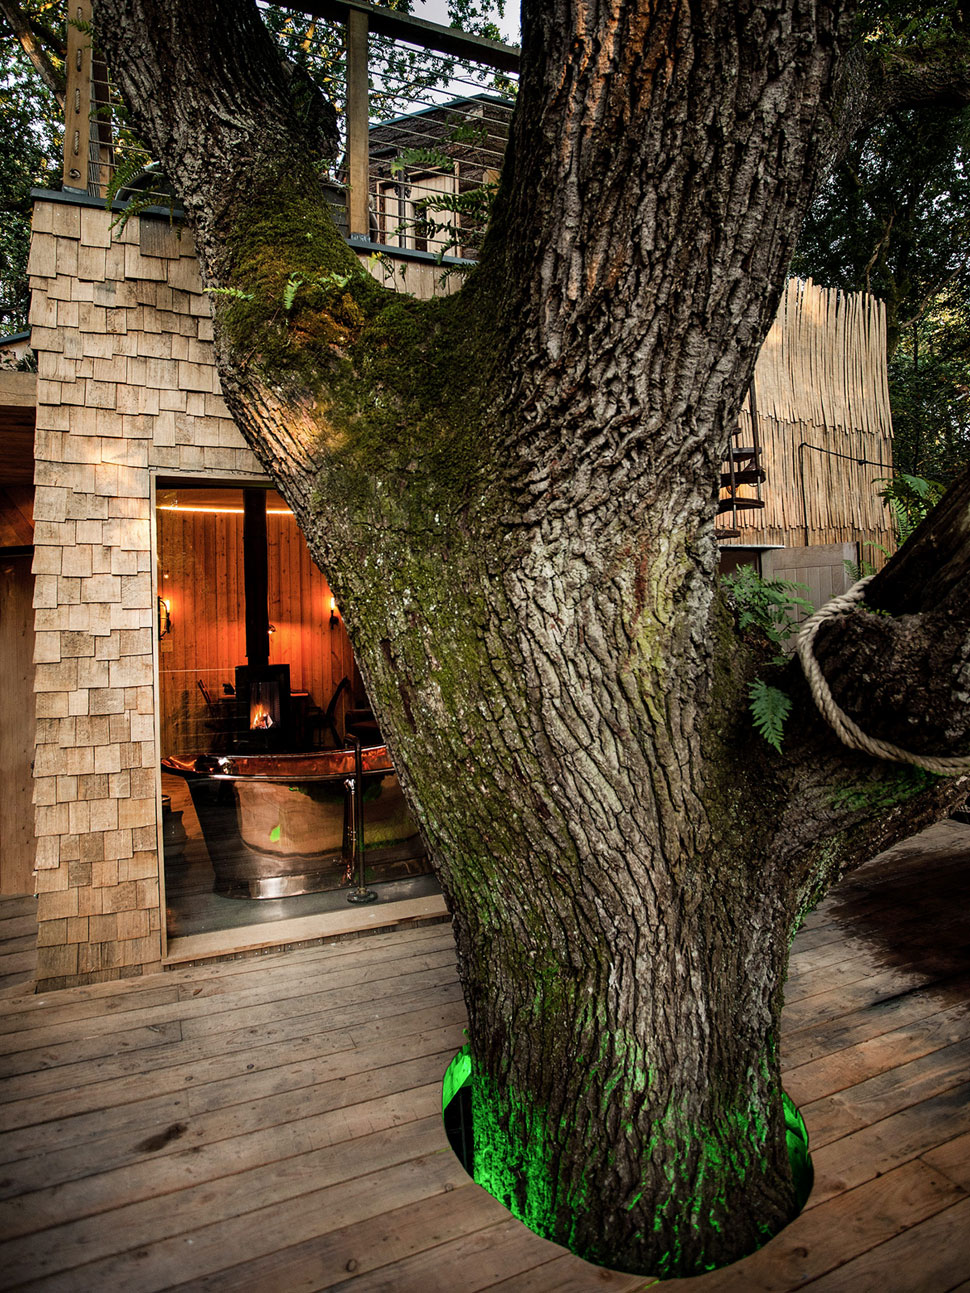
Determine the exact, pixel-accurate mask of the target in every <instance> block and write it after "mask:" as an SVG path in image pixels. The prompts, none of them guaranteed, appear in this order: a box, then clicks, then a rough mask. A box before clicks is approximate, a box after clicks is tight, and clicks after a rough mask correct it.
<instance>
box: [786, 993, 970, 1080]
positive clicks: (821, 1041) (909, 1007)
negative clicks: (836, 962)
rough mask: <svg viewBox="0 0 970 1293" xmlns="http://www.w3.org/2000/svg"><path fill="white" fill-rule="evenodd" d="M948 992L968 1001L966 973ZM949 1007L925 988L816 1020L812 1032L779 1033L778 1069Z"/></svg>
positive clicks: (808, 1029)
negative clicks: (780, 1066)
mask: <svg viewBox="0 0 970 1293" xmlns="http://www.w3.org/2000/svg"><path fill="white" fill-rule="evenodd" d="M949 990H950V992H951V993H954V994H956V993H960V994H962V996H963V997H964V999H967V998H970V973H968V974H966V975H963V976H961V978H960V979H959V980H956V981H953V982H951V984H950V985H949ZM951 1004H952V1001H949V1000H947V999H945V998H943V997H941V994H940V992H939V990H938V987H937V986H936V985H934V984H928V985H927V986H925V987H922V988H916V989H914V990H913V991H910V992H903V993H900V994H899V995H898V996H895V997H890V998H888V999H885V998H880V999H877V1000H874V1001H871V1002H869V1003H863V1004H862V1005H861V1006H859V1007H858V1009H856V1010H853V1011H849V1012H848V1013H846V1014H842V1013H838V1014H836V1015H835V1016H834V1017H833V1018H831V1019H820V1020H819V1021H818V1022H817V1023H816V1024H815V1026H814V1027H812V1028H806V1029H803V1030H801V1031H799V1032H795V1031H793V1030H792V1031H789V1030H783V1032H782V1038H781V1056H782V1065H783V1067H784V1068H785V1070H786V1071H787V1070H788V1069H791V1068H796V1067H798V1065H800V1064H806V1063H808V1062H809V1061H810V1060H815V1059H818V1058H820V1057H821V1056H823V1055H832V1054H834V1053H835V1052H836V1051H840V1050H845V1049H847V1048H848V1047H850V1046H856V1045H858V1043H859V1042H862V1041H866V1040H868V1039H869V1038H872V1037H880V1036H882V1035H883V1034H884V1033H888V1032H892V1031H893V1030H894V1029H896V1028H902V1027H904V1026H905V1025H906V1024H909V1023H912V1022H913V1021H915V1020H919V1019H923V1018H926V1017H927V1016H929V1015H931V1014H935V1013H937V1012H938V1011H941V1010H946V1009H947V1008H948V1007H949V1006H950V1005H951Z"/></svg>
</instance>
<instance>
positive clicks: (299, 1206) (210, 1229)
mask: <svg viewBox="0 0 970 1293" xmlns="http://www.w3.org/2000/svg"><path fill="white" fill-rule="evenodd" d="M463 1178H464V1172H463V1171H462V1168H461V1166H460V1165H459V1163H458V1160H457V1159H456V1158H455V1157H454V1155H453V1154H450V1153H441V1152H433V1153H430V1154H425V1155H423V1156H420V1157H412V1158H409V1159H408V1160H407V1161H406V1162H404V1163H400V1164H397V1165H395V1166H392V1167H385V1168H382V1169H381V1170H379V1171H375V1172H372V1173H367V1174H366V1175H362V1176H359V1177H357V1178H355V1179H354V1180H350V1181H346V1180H344V1181H340V1182H339V1183H338V1184H336V1185H331V1186H327V1187H325V1188H323V1189H320V1190H310V1191H308V1192H306V1193H304V1194H301V1195H299V1196H298V1197H296V1198H295V1199H292V1200H290V1199H287V1200H284V1201H282V1202H274V1203H271V1204H268V1205H265V1206H263V1207H257V1208H254V1209H252V1210H248V1211H246V1212H245V1213H244V1214H242V1215H240V1216H229V1217H226V1218H220V1219H219V1220H217V1221H210V1222H208V1224H205V1223H204V1222H203V1218H202V1217H200V1216H199V1215H198V1214H195V1215H192V1214H187V1215H183V1217H182V1228H181V1232H180V1233H179V1234H178V1235H176V1236H174V1237H172V1238H168V1239H161V1240H158V1241H154V1242H151V1243H150V1245H149V1246H148V1247H146V1246H145V1245H144V1244H142V1243H140V1242H139V1241H138V1239H137V1236H136V1235H135V1234H133V1233H132V1232H130V1231H129V1232H128V1233H127V1234H124V1235H118V1236H117V1238H116V1243H119V1244H124V1245H126V1246H125V1247H124V1249H123V1250H122V1251H119V1252H117V1253H116V1254H115V1255H113V1256H110V1257H105V1258H103V1259H99V1260H95V1261H93V1262H92V1261H85V1260H84V1258H86V1257H87V1253H86V1251H85V1250H84V1249H80V1248H73V1247H71V1248H68V1249H64V1248H59V1249H56V1250H55V1249H44V1250H42V1251H38V1246H35V1247H34V1250H33V1252H34V1256H33V1258H30V1257H28V1263H29V1269H30V1272H31V1274H32V1275H33V1278H32V1279H31V1280H30V1281H29V1282H25V1281H22V1287H23V1288H24V1289H31V1288H36V1287H43V1288H44V1289H46V1290H50V1291H51V1293H53V1291H54V1290H64V1293H77V1290H78V1289H79V1288H84V1289H118V1290H120V1289H138V1290H139V1293H156V1290H161V1289H167V1288H170V1287H172V1286H178V1285H180V1284H185V1283H190V1282H195V1281H196V1280H198V1279H200V1278H201V1277H202V1276H205V1275H209V1274H212V1273H214V1272H215V1271H219V1270H222V1269H224V1268H225V1266H226V1264H227V1262H228V1261H232V1262H234V1263H236V1262H240V1261H244V1262H248V1261H253V1260H256V1259H257V1258H260V1257H263V1256H265V1255H266V1254H267V1253H268V1252H272V1251H274V1250H275V1249H276V1248H278V1247H279V1244H280V1238H281V1236H286V1238H287V1239H290V1240H293V1241H296V1242H300V1241H303V1240H306V1239H309V1238H311V1237H312V1236H313V1235H315V1234H318V1233H320V1231H321V1230H324V1231H326V1230H329V1229H335V1228H336V1227H338V1226H346V1225H349V1224H351V1223H354V1224H357V1225H361V1224H364V1225H367V1224H369V1223H371V1222H372V1221H373V1220H374V1219H375V1218H377V1217H380V1216H381V1215H382V1214H384V1213H386V1212H389V1211H391V1210H392V1209H394V1208H395V1207H400V1206H402V1205H406V1204H408V1203H410V1202H414V1201H417V1200H418V1199H422V1198H427V1197H429V1196H430V1195H437V1194H444V1193H445V1192H446V1187H450V1189H448V1192H449V1193H451V1192H453V1191H454V1190H456V1189H457V1188H458V1187H459V1186H460V1185H462V1184H463V1183H464V1181H463ZM200 1222H203V1224H199V1223H200ZM93 1229H94V1228H93ZM103 1230H104V1227H103V1225H102V1227H101V1230H100V1231H96V1233H101V1232H103ZM56 1262H57V1263H63V1265H61V1268H60V1270H59V1271H58V1270H55V1271H53V1272H52V1273H51V1274H49V1275H48V1274H47V1270H48V1268H49V1266H50V1265H52V1264H54V1263H56ZM82 1262H83V1264H81V1263H82ZM39 1276H40V1277H42V1282H41V1279H38V1277H39ZM16 1278H20V1279H22V1277H21V1276H20V1274H19V1272H18V1273H17V1275H16Z"/></svg>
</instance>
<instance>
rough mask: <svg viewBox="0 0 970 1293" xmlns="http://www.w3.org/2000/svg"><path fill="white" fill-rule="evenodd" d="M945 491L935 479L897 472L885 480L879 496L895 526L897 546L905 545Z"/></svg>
mask: <svg viewBox="0 0 970 1293" xmlns="http://www.w3.org/2000/svg"><path fill="white" fill-rule="evenodd" d="M944 492H945V488H944V486H943V485H941V484H940V482H939V481H936V480H926V479H925V478H924V477H922V476H909V475H907V474H906V473H905V472H898V473H897V474H896V475H895V476H893V477H891V478H890V479H889V480H887V481H885V483H884V484H883V487H882V489H880V490H879V497H880V498H881V499H883V500H884V501H885V503H886V504H887V506H888V507H889V509H890V510H891V512H892V514H893V519H894V520H895V523H896V536H897V540H898V542H899V543H900V544H903V543H905V542H906V540H907V539H908V538H909V537H910V535H911V534H912V533H913V531H914V530H915V529H916V527H917V526H918V525H919V523H920V522H921V521H923V520H925V518H926V517H927V516H929V514H930V512H932V510H933V508H934V507H936V505H937V503H938V502H939V501H940V499H941V498H942V497H943V494H944Z"/></svg>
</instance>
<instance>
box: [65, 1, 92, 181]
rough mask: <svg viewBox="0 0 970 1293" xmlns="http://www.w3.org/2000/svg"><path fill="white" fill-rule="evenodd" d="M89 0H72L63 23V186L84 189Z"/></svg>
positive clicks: (88, 127)
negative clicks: (65, 22)
mask: <svg viewBox="0 0 970 1293" xmlns="http://www.w3.org/2000/svg"><path fill="white" fill-rule="evenodd" d="M90 22H91V0H73V2H72V4H71V6H70V9H69V11H68V24H67V93H66V94H65V97H64V170H63V183H64V187H65V188H66V189H74V190H76V191H81V192H86V191H87V186H88V150H89V140H90V133H91V37H90V35H89V34H88V32H87V30H82V28H83V27H84V25H85V24H89V23H90Z"/></svg>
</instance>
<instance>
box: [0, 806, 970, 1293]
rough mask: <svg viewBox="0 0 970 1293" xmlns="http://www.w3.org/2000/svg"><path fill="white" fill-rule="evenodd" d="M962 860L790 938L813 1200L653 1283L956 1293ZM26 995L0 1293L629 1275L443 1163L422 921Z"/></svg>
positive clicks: (416, 1288)
mask: <svg viewBox="0 0 970 1293" xmlns="http://www.w3.org/2000/svg"><path fill="white" fill-rule="evenodd" d="M968 861H970V828H968V827H966V826H959V825H957V824H956V823H944V824H942V825H940V826H937V827H934V828H933V830H932V831H931V832H928V833H926V834H925V835H924V836H922V837H920V839H919V841H918V842H916V843H910V844H908V845H905V846H902V847H901V848H900V849H898V850H897V851H896V852H895V853H894V854H893V855H892V856H889V857H887V858H886V859H884V860H877V861H876V862H874V863H870V864H869V866H868V867H867V868H865V869H864V870H863V871H862V872H859V873H858V874H857V875H856V876H855V877H853V878H852V879H851V880H850V881H849V882H848V883H846V884H844V885H843V886H841V888H840V889H839V890H837V891H836V892H835V894H834V895H833V896H831V897H830V898H829V899H828V900H827V901H826V903H825V904H824V906H823V907H822V908H821V909H820V910H819V911H818V912H816V913H815V914H814V915H813V916H812V917H810V919H809V920H808V922H807V923H806V926H805V928H804V929H803V931H802V932H801V933H800V935H799V937H798V940H797V943H796V948H795V951H794V954H793V959H792V973H791V978H790V981H789V985H788V1005H787V1007H786V1011H785V1033H784V1058H785V1066H786V1070H787V1079H786V1085H787V1087H788V1089H789V1091H790V1092H791V1094H792V1096H793V1097H794V1098H795V1099H796V1101H798V1102H799V1103H800V1105H801V1107H802V1110H803V1112H804V1114H805V1116H806V1120H807V1122H808V1126H809V1131H810V1134H811V1137H812V1150H813V1155H814V1161H815V1169H816V1187H815V1190H814V1192H813V1195H812V1198H811V1199H810V1201H809V1205H808V1207H807V1208H806V1210H805V1212H804V1213H803V1214H802V1216H801V1217H799V1218H798V1219H797V1220H796V1221H795V1222H794V1223H793V1224H792V1225H791V1226H790V1227H789V1228H788V1229H787V1230H786V1231H784V1232H783V1234H781V1235H779V1236H778V1237H777V1238H776V1239H775V1240H773V1241H772V1243H771V1244H770V1245H768V1246H767V1247H766V1248H764V1249H763V1250H762V1251H761V1252H760V1253H756V1254H755V1255H754V1256H752V1257H750V1258H748V1259H746V1260H745V1261H744V1262H741V1263H738V1264H737V1265H736V1266H734V1267H732V1268H730V1269H728V1270H726V1271H721V1272H716V1273H714V1274H712V1275H708V1276H704V1277H702V1278H699V1279H696V1280H685V1281H680V1282H677V1283H676V1284H672V1285H670V1287H671V1288H672V1289H676V1290H677V1291H678V1293H688V1291H689V1290H694V1289H697V1290H703V1291H705V1293H707V1291H711V1293H713V1291H714V1290H731V1291H733V1293H741V1291H742V1290H743V1291H744V1293H751V1291H752V1290H774V1291H776V1293H782V1291H784V1290H792V1289H796V1288H804V1287H808V1288H810V1289H812V1290H817V1291H819V1293H821V1290H850V1291H851V1293H858V1291H859V1290H869V1289H873V1290H879V1293H893V1291H896V1290H900V1291H907V1293H908V1291H913V1290H916V1291H918V1293H947V1291H948V1290H954V1291H955V1290H957V1289H960V1290H962V1291H963V1293H968V1290H970V1199H968V1196H967V1192H968V1190H970V1099H968V1097H970V1007H968V1000H970V949H968V944H970V939H968V920H970V917H968V913H970V903H968V901H967V899H968V874H970V869H968V865H967V864H968ZM29 919H30V917H29V911H28V904H27V900H8V902H7V903H6V905H5V908H2V909H0V933H3V932H4V927H6V928H5V932H6V934H7V935H8V937H9V938H10V939H11V940H13V942H14V944H16V942H17V940H21V939H23V938H24V936H25V929H26V928H27V924H28V923H29ZM22 953H23V948H22V947H21V948H19V949H18V948H16V946H15V949H14V951H13V952H12V953H11V954H10V955H11V956H12V957H13V958H15V959H16V958H17V957H18V956H22ZM10 964H11V965H12V964H13V962H10ZM12 972H13V973H14V975H15V976H16V975H18V974H19V975H21V976H23V975H24V969H23V966H22V965H20V966H19V968H18V969H16V970H13V971H12ZM27 991H28V989H27V987H26V985H25V982H24V981H23V977H21V981H20V982H19V983H18V982H14V983H12V984H9V985H8V986H7V987H5V988H3V989H2V996H3V1006H4V1017H3V1019H2V1024H0V1028H2V1032H0V1065H2V1069H0V1071H2V1072H3V1074H4V1076H5V1081H4V1083H3V1086H2V1089H0V1100H2V1104H0V1118H2V1121H0V1126H2V1129H3V1132H4V1134H3V1137H2V1140H0V1162H2V1166H0V1199H2V1202H0V1234H2V1235H3V1237H4V1241H3V1242H2V1243H0V1286H2V1287H4V1288H22V1287H26V1288H31V1289H33V1288H38V1289H41V1288H42V1289H51V1290H53V1289H58V1290H69V1291H70V1293H79V1291H83V1293H88V1291H90V1290H99V1291H100V1290H106V1291H108V1293H113V1291H114V1290H119V1291H121V1290H124V1293H141V1291H145V1293H147V1291H148V1290H161V1289H168V1288H172V1287H180V1288H185V1287H187V1288H192V1289H205V1290H232V1291H233V1293H239V1291H240V1290H254V1291H256V1293H262V1291H263V1290H266V1291H270V1290H271V1291H273V1293H289V1291H290V1290H298V1289H300V1290H303V1289H305V1290H314V1289H324V1288H327V1289H341V1290H354V1291H355V1293H364V1291H365V1290H366V1291H367V1293H376V1291H377V1290H385V1291H386V1293H436V1291H439V1290H440V1291H441V1293H445V1291H446V1290H447V1291H448V1293H473V1291H475V1290H484V1289H488V1290H503V1291H504V1293H587V1291H592V1290H597V1289H615V1290H621V1291H626V1290H630V1291H632V1290H634V1289H640V1288H643V1287H645V1286H646V1285H647V1284H649V1283H650V1281H645V1280H644V1279H643V1278H641V1277H638V1278H633V1277H630V1276H627V1275H617V1274H612V1273H610V1272H606V1271H602V1270H598V1269H596V1268H594V1267H591V1266H587V1265H586V1264H585V1263H583V1262H581V1261H579V1260H578V1259H577V1258H575V1257H572V1256H570V1255H569V1254H566V1253H564V1252H563V1250H561V1249H558V1248H556V1247H554V1246H553V1245H551V1244H548V1243H546V1242H544V1241H543V1240H541V1239H538V1238H536V1237H535V1236H534V1235H531V1234H530V1233H529V1232H528V1231H526V1230H525V1229H524V1228H523V1227H521V1226H520V1225H519V1224H518V1223H517V1222H515V1221H513V1220H511V1219H510V1218H509V1217H508V1216H507V1214H506V1213H505V1212H504V1210H503V1209H502V1208H501V1207H500V1206H499V1205H498V1204H497V1203H496V1202H495V1201H494V1200H492V1199H490V1198H489V1197H488V1196H487V1195H486V1194H484V1193H483V1192H482V1191H481V1190H479V1189H478V1187H477V1186H475V1185H473V1184H471V1183H470V1182H469V1180H468V1178H467V1177H466V1176H465V1175H464V1173H463V1172H462V1170H461V1168H460V1167H459V1166H458V1164H457V1162H456V1160H455V1159H454V1158H453V1156H452V1155H451V1153H450V1151H449V1150H448V1149H447V1147H446V1144H445V1141H444V1137H443V1134H442V1131H441V1125H440V1119H439V1116H438V1109H439V1084H440V1079H441V1074H442V1071H443V1069H444V1067H445V1065H446V1064H447V1062H448V1060H449V1059H450V1057H451V1055H452V1053H453V1052H454V1051H455V1049H456V1048H457V1047H458V1046H459V1045H460V1044H461V1041H462V1026H463V1008H462V1004H461V1000H460V995H459V992H458V986H457V982H456V978H455V970H454V954H453V948H452V944H451V938H450V932H449V930H448V928H447V926H432V927H428V928H420V929H413V930H408V931H402V932H399V933H391V934H384V935H379V936H375V937H372V938H368V939H360V940H357V941H354V942H346V943H340V944H336V945H332V946H329V947H315V948H309V949H306V950H303V951H296V952H291V953H289V954H287V955H285V956H282V955H268V956H263V957H258V958H254V959H249V960H238V961H231V962H222V963H218V964H213V965H208V966H202V967H193V968H182V969H178V970H174V971H172V972H169V973H167V974H164V975H155V976H152V977H150V978H145V979H141V980H128V981H126V982H122V983H113V984H103V985H98V986H97V987H90V988H76V989H69V990H66V991H63V992H60V993H54V994H50V995H48V996H45V997H32V996H29V995H27Z"/></svg>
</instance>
